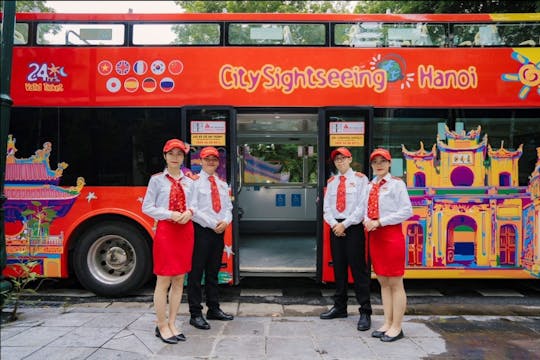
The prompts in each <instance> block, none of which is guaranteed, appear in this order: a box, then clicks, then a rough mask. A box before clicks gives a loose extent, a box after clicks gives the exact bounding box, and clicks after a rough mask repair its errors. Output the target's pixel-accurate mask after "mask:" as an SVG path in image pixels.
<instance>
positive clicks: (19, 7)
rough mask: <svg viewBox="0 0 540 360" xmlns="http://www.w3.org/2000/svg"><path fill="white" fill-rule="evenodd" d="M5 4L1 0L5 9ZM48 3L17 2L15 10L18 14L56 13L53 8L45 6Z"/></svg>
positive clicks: (0, 3)
mask: <svg viewBox="0 0 540 360" xmlns="http://www.w3.org/2000/svg"><path fill="white" fill-rule="evenodd" d="M3 2H4V1H2V0H0V6H1V7H2V8H3V7H4V6H3ZM45 3H46V1H20V0H17V3H16V5H15V10H16V11H17V12H54V10H53V8H51V7H48V6H47V5H45Z"/></svg>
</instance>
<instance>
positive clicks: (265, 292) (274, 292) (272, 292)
mask: <svg viewBox="0 0 540 360" xmlns="http://www.w3.org/2000/svg"><path fill="white" fill-rule="evenodd" d="M240 296H261V297H263V296H264V297H269V296H270V297H272V296H283V289H241V290H240Z"/></svg>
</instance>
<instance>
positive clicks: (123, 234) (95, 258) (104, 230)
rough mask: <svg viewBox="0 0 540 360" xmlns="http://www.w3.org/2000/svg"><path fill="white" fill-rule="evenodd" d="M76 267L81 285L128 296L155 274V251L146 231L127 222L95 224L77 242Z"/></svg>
mask: <svg viewBox="0 0 540 360" xmlns="http://www.w3.org/2000/svg"><path fill="white" fill-rule="evenodd" d="M73 269H74V271H75V274H76V276H77V278H78V280H79V282H80V283H81V285H82V286H83V287H84V288H86V289H88V290H90V291H92V292H94V293H96V294H97V295H101V296H107V297H118V296H122V295H126V294H128V293H130V292H132V291H134V290H136V289H138V288H140V287H141V286H143V285H144V284H145V283H146V282H147V281H148V280H149V278H150V275H151V274H152V253H151V249H150V246H149V244H148V242H147V240H146V237H145V236H144V234H143V233H142V232H141V231H140V230H137V229H136V228H134V227H133V226H130V225H128V224H125V223H121V222H106V223H100V224H99V225H95V226H93V227H92V228H90V229H89V230H87V231H86V232H84V233H83V234H82V236H81V237H80V238H79V240H78V241H77V244H76V246H75V248H74V252H73Z"/></svg>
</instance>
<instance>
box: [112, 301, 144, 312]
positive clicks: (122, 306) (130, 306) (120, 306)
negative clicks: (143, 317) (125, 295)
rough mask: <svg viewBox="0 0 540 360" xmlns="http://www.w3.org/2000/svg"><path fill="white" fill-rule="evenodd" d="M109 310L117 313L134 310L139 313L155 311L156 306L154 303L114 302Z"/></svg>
mask: <svg viewBox="0 0 540 360" xmlns="http://www.w3.org/2000/svg"><path fill="white" fill-rule="evenodd" d="M107 309H114V310H115V311H128V312H132V311H134V310H137V311H144V312H147V311H154V305H153V304H152V303H148V302H134V301H133V302H121V301H118V302H113V303H111V304H110V305H109V306H107Z"/></svg>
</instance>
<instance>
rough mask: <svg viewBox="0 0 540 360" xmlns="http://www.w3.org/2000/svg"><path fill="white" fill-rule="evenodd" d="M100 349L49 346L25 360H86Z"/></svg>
mask: <svg viewBox="0 0 540 360" xmlns="http://www.w3.org/2000/svg"><path fill="white" fill-rule="evenodd" d="M97 350H98V348H90V347H81V346H77V347H58V346H47V347H44V348H41V349H39V350H38V351H36V352H34V353H32V354H31V355H30V356H28V357H25V358H24V360H43V359H54V360H78V359H86V358H87V357H88V356H90V355H91V354H92V353H94V352H95V351H97Z"/></svg>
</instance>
